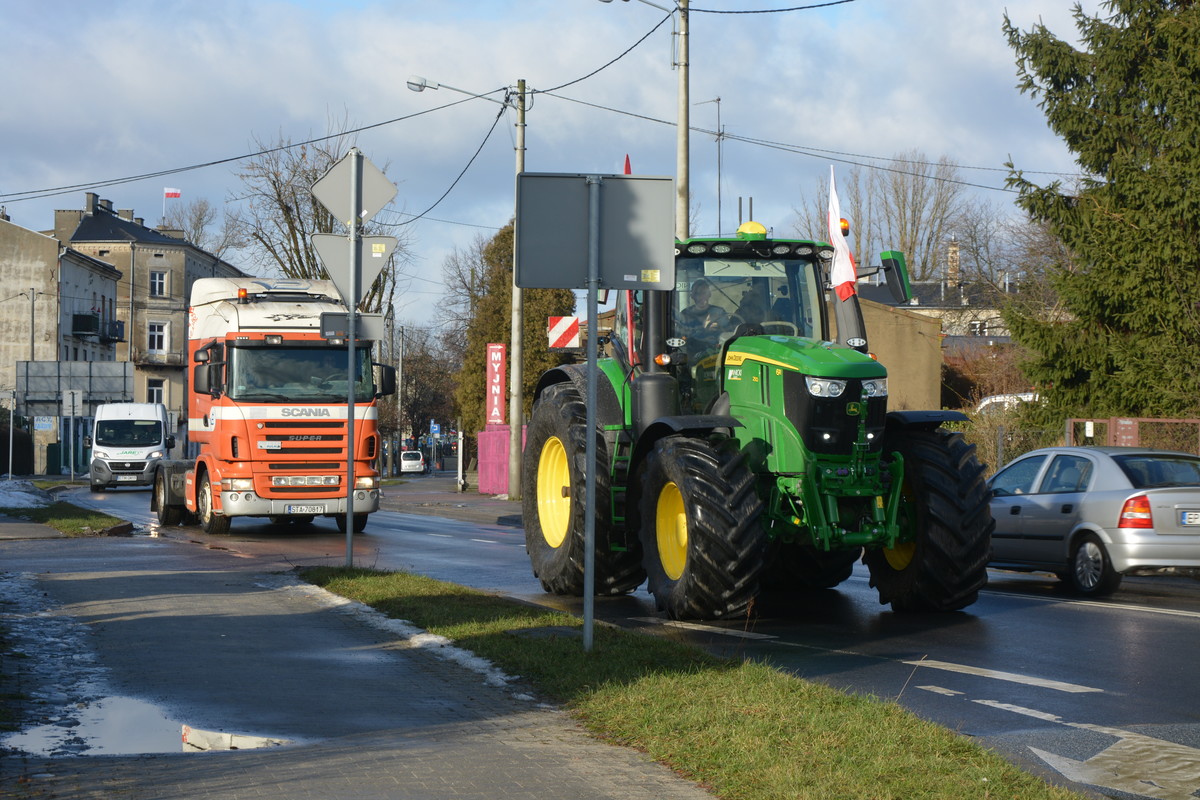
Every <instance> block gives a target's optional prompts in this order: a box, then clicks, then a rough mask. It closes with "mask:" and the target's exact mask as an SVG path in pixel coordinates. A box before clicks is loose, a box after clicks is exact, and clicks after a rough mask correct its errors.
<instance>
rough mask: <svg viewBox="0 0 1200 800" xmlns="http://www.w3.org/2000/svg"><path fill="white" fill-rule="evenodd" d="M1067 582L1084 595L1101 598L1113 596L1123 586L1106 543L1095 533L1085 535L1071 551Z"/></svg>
mask: <svg viewBox="0 0 1200 800" xmlns="http://www.w3.org/2000/svg"><path fill="white" fill-rule="evenodd" d="M1067 580H1068V582H1069V583H1070V584H1071V588H1072V589H1074V590H1075V591H1076V592H1078V593H1079V594H1082V595H1087V596H1089V597H1101V596H1103V595H1108V594H1112V593H1113V592H1115V591H1116V590H1117V587H1118V586H1120V585H1121V573H1119V572H1117V571H1116V570H1115V569H1113V565H1112V560H1111V559H1110V558H1109V557H1108V551H1107V550H1105V549H1104V543H1103V542H1101V541H1100V538H1099V537H1098V536H1096V535H1095V534H1094V533H1088V534H1084V535H1083V536H1081V537H1079V540H1078V541H1077V542H1075V546H1074V547H1073V548H1072V549H1071V564H1070V570H1069V571H1068V572H1067Z"/></svg>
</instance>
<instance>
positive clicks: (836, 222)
mask: <svg viewBox="0 0 1200 800" xmlns="http://www.w3.org/2000/svg"><path fill="white" fill-rule="evenodd" d="M829 243H830V244H832V245H833V269H832V270H831V271H830V278H831V281H832V283H833V290H834V291H835V292H837V296H838V300H842V301H845V300H846V299H847V298H849V297H850V295H852V294H857V293H858V290H857V286H858V273H857V272H855V270H854V256H853V255H852V254H851V253H850V245H849V244H848V243H847V242H846V237H845V236H844V235H842V206H841V204H840V203H839V202H838V196H837V188H836V187H835V186H834V183H833V167H832V166H830V167H829Z"/></svg>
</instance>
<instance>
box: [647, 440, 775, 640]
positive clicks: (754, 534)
mask: <svg viewBox="0 0 1200 800" xmlns="http://www.w3.org/2000/svg"><path fill="white" fill-rule="evenodd" d="M731 445H732V443H726V444H725V446H722V443H719V442H718V443H716V444H715V445H714V444H710V443H709V442H708V441H705V440H701V439H694V438H688V437H685V436H667V437H664V438H663V439H660V440H659V441H658V442H656V443H655V445H654V449H653V451H651V453H650V454H649V456H648V457H647V459H646V461H645V463H644V465H643V466H642V468H641V471H640V476H641V481H640V485H639V487H638V498H639V499H638V511H639V518H640V519H639V524H640V526H641V530H640V534H641V540H642V552H643V554H644V556H643V560H644V564H645V566H646V573H647V574H648V576H649V578H650V593H651V594H652V595H654V601H655V604H656V605H657V606H658V609H659V610H660V611H665V612H666V613H667V614H668V615H669V616H670V617H671V618H672V619H720V618H724V617H738V616H742V615H745V614H747V613H749V611H750V607H751V604H752V603H753V601H754V599H755V596H756V595H757V593H758V588H759V576H760V574H761V573H762V569H763V552H764V542H765V534H764V532H763V528H762V525H761V522H760V517H761V516H762V501H760V500H759V498H758V494H757V493H756V492H755V490H754V473H753V472H751V471H750V467H749V466H748V465H747V463H746V458H745V456H744V455H743V454H741V453H739V452H738V451H737V450H735V449H734V448H733V447H732V446H731Z"/></svg>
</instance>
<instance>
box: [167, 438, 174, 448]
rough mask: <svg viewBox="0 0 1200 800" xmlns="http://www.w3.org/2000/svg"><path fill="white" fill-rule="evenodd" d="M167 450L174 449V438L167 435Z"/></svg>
mask: <svg viewBox="0 0 1200 800" xmlns="http://www.w3.org/2000/svg"><path fill="white" fill-rule="evenodd" d="M167 449H168V450H174V449H175V437H174V436H169V435H168V436H167Z"/></svg>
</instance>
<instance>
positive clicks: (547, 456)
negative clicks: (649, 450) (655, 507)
mask: <svg viewBox="0 0 1200 800" xmlns="http://www.w3.org/2000/svg"><path fill="white" fill-rule="evenodd" d="M593 435H594V436H595V453H596V468H595V470H593V472H594V475H595V502H596V508H595V512H594V513H595V553H596V558H595V593H596V594H597V595H621V594H626V593H628V592H631V591H633V590H634V589H636V588H637V587H638V586H639V585H640V584H641V582H642V581H643V580H644V579H645V577H646V574H645V573H644V572H643V571H642V563H641V553H640V552H638V548H637V547H636V546H634V547H628V548H626V547H625V546H624V542H614V541H613V539H614V538H615V533H614V530H613V526H612V510H611V505H612V500H611V486H610V483H611V481H610V478H609V458H608V448H607V447H606V445H605V442H604V437H603V435H601V433H600V431H599V430H597V431H595V432H594V434H593ZM586 450H587V408H586V406H584V404H583V400H582V399H581V398H580V396H579V391H578V390H577V389H576V388H575V386H574V385H573V384H570V383H559V384H556V385H554V386H551V387H549V388H548V389H546V390H545V391H544V392H543V393H542V395H541V397H539V398H538V401H537V403H536V404H535V405H534V407H533V417H532V419H531V420H530V422H529V428H528V432H527V434H526V440H525V457H524V471H523V472H522V477H521V486H522V492H523V494H522V507H521V512H522V518H523V521H524V523H525V549H526V551H528V553H529V561H530V563H531V565H532V567H533V574H534V576H535V577H536V578H537V579H538V580H539V581H540V582H541V584H542V588H543V589H545V590H546V591H547V592H551V593H553V594H561V595H573V596H575V597H580V596H582V595H583V579H584V574H583V573H584V570H583V566H584V564H583V562H584V554H585V553H586V548H585V544H584V538H585V537H584V526H585V524H586V522H587V514H588V513H589V509H588V508H587V503H586V497H585V491H584V490H585V479H586V476H587V473H588V464H587V457H586V456H587V453H586ZM614 545H617V547H616V548H614Z"/></svg>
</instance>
